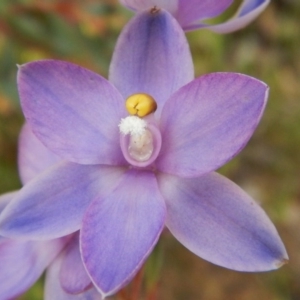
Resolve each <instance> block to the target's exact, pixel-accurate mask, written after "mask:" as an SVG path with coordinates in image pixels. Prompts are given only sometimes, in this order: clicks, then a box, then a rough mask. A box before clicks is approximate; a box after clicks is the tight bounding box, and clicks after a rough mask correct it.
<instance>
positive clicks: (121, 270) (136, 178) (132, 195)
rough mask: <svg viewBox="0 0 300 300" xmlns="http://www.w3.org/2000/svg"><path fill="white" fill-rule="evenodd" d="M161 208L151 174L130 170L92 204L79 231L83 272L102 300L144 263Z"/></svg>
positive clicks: (161, 220)
mask: <svg viewBox="0 0 300 300" xmlns="http://www.w3.org/2000/svg"><path fill="white" fill-rule="evenodd" d="M164 219H165V203H164V200H163V198H162V196H161V194H160V192H159V190H158V187H157V182H156V178H155V175H154V174H153V173H152V172H148V171H141V170H135V169H131V170H129V171H128V172H127V173H126V174H125V175H124V177H123V179H122V181H121V182H120V184H119V185H118V186H117V188H116V189H115V190H114V191H113V192H112V193H111V194H109V195H108V196H107V197H106V198H99V199H97V200H96V201H94V202H93V203H92V204H91V206H90V207H89V209H88V211H87V213H86V214H85V217H84V221H83V226H82V229H81V233H80V234H81V251H82V257H83V261H84V263H85V266H86V269H87V271H88V272H89V274H90V276H91V278H92V280H93V282H94V284H95V285H96V286H97V287H98V288H99V290H100V292H101V293H102V294H103V296H108V295H111V294H113V293H114V292H116V291H118V290H119V289H121V288H122V287H123V286H124V285H125V284H127V283H128V281H129V280H131V279H132V278H133V276H134V275H135V274H136V272H137V271H138V269H139V268H140V267H141V265H142V264H143V263H144V261H145V260H146V258H147V257H148V255H149V254H150V252H151V250H152V249H153V247H154V245H155V244H156V242H157V240H158V238H159V235H160V233H161V231H162V229H163V226H164Z"/></svg>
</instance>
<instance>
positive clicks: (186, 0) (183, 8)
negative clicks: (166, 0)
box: [176, 0, 233, 28]
mask: <svg viewBox="0 0 300 300" xmlns="http://www.w3.org/2000/svg"><path fill="white" fill-rule="evenodd" d="M232 2H233V0H200V1H199V0H179V6H178V11H177V14H176V18H177V20H178V22H179V23H180V25H181V26H182V27H183V28H185V27H187V26H188V25H191V24H192V23H193V22H195V21H198V20H203V19H207V18H212V17H215V16H217V15H219V14H221V13H222V12H223V11H224V10H225V9H227V8H228V7H229V6H230V5H231V4H232Z"/></svg>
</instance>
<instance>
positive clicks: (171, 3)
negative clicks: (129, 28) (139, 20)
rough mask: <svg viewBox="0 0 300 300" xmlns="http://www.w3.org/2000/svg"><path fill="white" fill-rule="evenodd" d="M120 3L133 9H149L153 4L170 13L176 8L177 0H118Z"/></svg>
mask: <svg viewBox="0 0 300 300" xmlns="http://www.w3.org/2000/svg"><path fill="white" fill-rule="evenodd" d="M120 3H121V4H123V5H124V6H126V7H128V8H129V9H132V10H135V11H141V10H146V9H151V8H153V7H154V6H157V7H158V8H163V9H165V10H167V11H169V12H170V13H175V12H176V11H177V9H178V0H120Z"/></svg>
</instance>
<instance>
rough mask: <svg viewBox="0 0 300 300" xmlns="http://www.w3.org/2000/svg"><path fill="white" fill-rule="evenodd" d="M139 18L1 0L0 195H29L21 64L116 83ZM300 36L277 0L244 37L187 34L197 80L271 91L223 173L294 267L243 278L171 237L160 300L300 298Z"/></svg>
mask: <svg viewBox="0 0 300 300" xmlns="http://www.w3.org/2000/svg"><path fill="white" fill-rule="evenodd" d="M238 3H239V1H236V3H235V4H236V5H238ZM232 12H233V10H231V9H230V10H229V11H227V12H225V14H224V15H222V16H221V17H220V18H218V19H217V20H214V21H220V20H222V19H225V18H226V17H228V16H229V15H230V14H231V13H232ZM131 16H132V14H131V13H130V12H129V11H127V10H125V9H124V8H122V7H121V6H120V5H119V4H118V2H117V1H116V0H106V1H105V0H102V1H101V0H85V1H79V0H78V1H76V0H70V1H66V0H51V1H46V0H43V1H40V0H1V1H0V193H5V192H8V191H11V190H15V189H18V188H19V187H20V186H21V184H20V181H19V178H18V171H17V164H16V157H17V140H18V133H19V130H20V128H21V126H22V123H23V116H22V114H21V111H20V106H19V101H18V93H17V86H16V70H17V67H16V64H23V63H25V62H28V61H32V60H37V59H43V58H54V59H62V60H68V61H71V62H75V63H77V64H80V65H81V66H84V67H87V68H89V69H92V70H94V71H96V72H98V73H100V74H102V75H103V76H107V72H108V66H109V62H110V59H111V56H112V52H113V49H114V45H115V42H116V39H117V36H118V34H119V33H120V30H121V29H122V27H123V26H124V25H125V24H126V22H127V21H128V20H129V19H130V17H131ZM299 28H300V1H298V0H272V1H271V4H270V5H269V7H268V8H267V9H266V10H265V12H264V13H263V14H262V15H261V16H260V17H259V18H258V19H257V20H256V21H255V22H253V23H252V24H251V25H250V26H248V27H247V28H245V29H243V30H241V31H239V32H237V33H233V34H229V35H218V34H215V33H212V32H209V31H206V30H202V31H196V32H191V33H188V34H187V36H188V39H189V42H190V45H191V51H192V54H193V59H194V63H195V70H196V76H199V75H201V74H204V73H210V72H216V71H232V72H239V73H246V74H249V75H252V76H254V77H257V78H259V79H261V80H263V81H265V82H266V83H267V84H268V85H269V86H270V88H271V91H270V97H269V103H268V106H267V108H266V112H265V114H264V116H263V119H262V121H261V123H260V125H259V127H258V129H257V131H256V132H255V134H254V136H253V138H252V139H251V141H250V142H249V144H248V145H247V147H246V148H245V149H244V150H243V151H242V152H241V154H239V155H238V156H237V157H236V158H234V159H233V160H232V161H231V162H230V163H229V164H227V165H226V166H225V167H223V168H222V169H221V170H220V172H221V173H223V174H225V175H226V176H227V177H229V178H231V179H232V180H233V181H235V182H236V183H237V184H239V185H240V186H241V187H242V188H243V189H245V190H246V191H247V192H248V193H249V194H251V195H252V196H253V197H254V199H256V200H257V201H258V202H259V203H260V204H261V205H262V207H263V208H264V209H265V210H266V212H267V213H268V215H269V216H270V218H271V219H272V220H273V222H274V223H275V224H276V227H277V229H278V231H279V232H280V235H281V237H282V239H283V241H284V243H285V245H286V247H287V251H288V253H289V256H290V262H289V264H288V265H285V266H284V267H282V268H281V269H279V270H277V271H273V272H267V273H256V274H250V273H249V274H248V273H239V272H233V271H229V270H226V269H224V268H220V267H217V266H214V265H212V264H210V263H208V262H206V261H204V260H202V259H200V258H198V257H196V256H195V255H193V254H192V253H191V252H189V251H188V250H186V249H185V248H184V247H183V246H181V245H180V244H179V243H178V242H177V241H176V240H175V239H174V238H173V237H172V236H171V235H165V236H164V238H162V239H161V241H160V243H159V245H158V248H159V249H157V251H156V252H155V254H154V257H151V258H150V261H149V263H148V265H147V268H146V271H147V272H148V273H149V272H150V273H151V272H152V273H151V274H152V277H153V278H154V279H153V278H152V279H151V278H150V277H151V276H150V277H149V276H148V277H149V278H150V279H149V278H148V281H149V282H150V283H151V280H153V282H154V285H155V286H156V291H155V293H156V295H157V299H159V300H171V299H172V300H177V299H178V300H202V299H203V300H223V299H224V300H225V299H226V300H228V299H230V300H253V299H255V300H256V299H268V300H299V299H300V185H299V182H300V168H299V167H300V154H299V151H300V84H299V79H300V30H299ZM162 250H163V251H162ZM157 253H158V254H157ZM0 267H1V265H0ZM158 273H159V275H160V276H159V281H158V282H157V283H155V282H156V279H157V278H158V277H157V274H158ZM42 289H43V283H42V280H40V281H39V282H38V283H37V284H36V285H35V286H34V287H33V288H32V289H30V290H29V291H28V292H27V293H26V294H25V295H23V296H21V297H20V298H19V299H22V300H40V299H42ZM153 299H156V298H153ZM53 300H55V299H53Z"/></svg>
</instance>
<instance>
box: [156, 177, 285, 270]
mask: <svg viewBox="0 0 300 300" xmlns="http://www.w3.org/2000/svg"><path fill="white" fill-rule="evenodd" d="M159 187H160V191H161V193H162V195H163V196H164V198H165V200H166V203H167V221H166V225H167V227H168V228H169V229H170V231H171V232H172V233H173V235H174V236H175V237H176V238H177V239H178V240H179V241H180V242H181V243H182V244H183V245H184V246H185V247H187V248H188V249H189V250H191V251H192V252H194V253H195V254H197V255H199V256H200V257H202V258H204V259H206V260H208V261H210V262H212V263H214V264H217V265H220V266H223V267H226V268H229V269H233V270H238V271H251V272H257V271H267V270H272V269H276V268H279V267H280V266H281V265H283V264H284V263H285V262H286V260H287V259H288V256H287V253H286V251H285V248H284V245H283V243H282V241H281V240H280V237H279V236H278V233H277V231H276V229H275V227H274V225H273V224H272V222H271V221H270V219H269V218H268V217H267V215H266V214H265V212H264V211H263V210H262V209H261V208H260V206H259V205H257V204H256V203H255V202H254V201H253V200H252V199H251V198H250V197H249V196H248V195H247V194H246V193H245V192H244V191H243V190H242V189H240V188H239V187H238V186H237V185H235V184H234V183H233V182H231V181H230V180H228V179H226V178H225V177H223V176H221V175H219V174H217V173H210V174H207V175H204V176H201V177H199V178H192V179H191V178H189V179H183V178H179V177H175V176H171V175H160V176H159Z"/></svg>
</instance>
